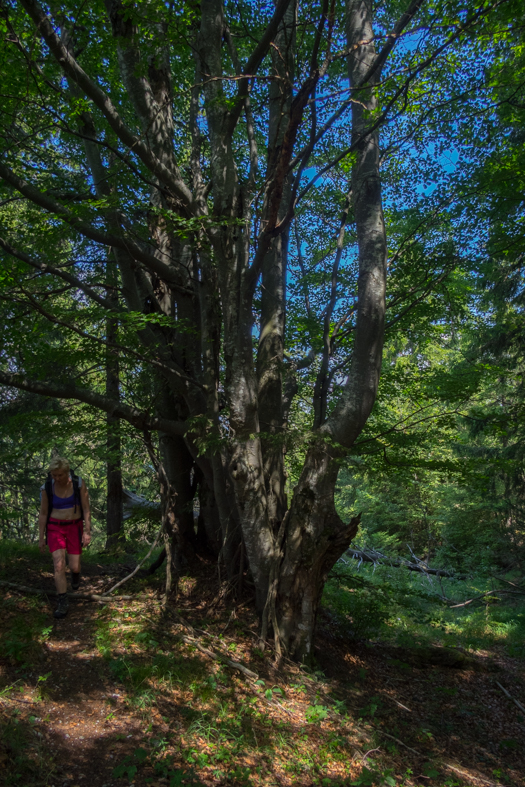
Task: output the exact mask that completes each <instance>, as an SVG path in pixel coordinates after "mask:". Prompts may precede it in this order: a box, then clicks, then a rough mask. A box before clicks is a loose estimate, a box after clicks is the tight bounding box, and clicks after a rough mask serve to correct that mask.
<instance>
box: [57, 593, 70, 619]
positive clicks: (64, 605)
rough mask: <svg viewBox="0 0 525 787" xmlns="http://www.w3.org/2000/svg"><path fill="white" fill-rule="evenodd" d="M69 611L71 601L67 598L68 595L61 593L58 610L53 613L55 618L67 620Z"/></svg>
mask: <svg viewBox="0 0 525 787" xmlns="http://www.w3.org/2000/svg"><path fill="white" fill-rule="evenodd" d="M68 609H69V600H68V597H67V593H59V594H58V604H57V608H56V609H55V611H54V612H53V615H54V616H55V618H57V619H59V618H65V617H66V615H67V611H68Z"/></svg>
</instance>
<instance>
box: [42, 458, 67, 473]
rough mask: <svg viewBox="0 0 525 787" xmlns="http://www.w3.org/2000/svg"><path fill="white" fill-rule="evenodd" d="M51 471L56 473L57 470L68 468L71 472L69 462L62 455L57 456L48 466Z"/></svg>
mask: <svg viewBox="0 0 525 787" xmlns="http://www.w3.org/2000/svg"><path fill="white" fill-rule="evenodd" d="M47 469H48V472H49V473H56V471H57V470H66V472H68V473H69V469H70V468H69V462H68V461H67V459H64V458H63V457H62V456H55V458H54V459H52V460H51V461H50V463H49V467H48V468H47Z"/></svg>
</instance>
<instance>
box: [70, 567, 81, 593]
mask: <svg viewBox="0 0 525 787" xmlns="http://www.w3.org/2000/svg"><path fill="white" fill-rule="evenodd" d="M71 587H72V588H73V590H78V589H79V587H80V571H78V572H75V571H72V572H71Z"/></svg>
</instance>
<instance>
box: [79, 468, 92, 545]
mask: <svg viewBox="0 0 525 787" xmlns="http://www.w3.org/2000/svg"><path fill="white" fill-rule="evenodd" d="M80 502H81V503H82V513H83V515H84V533H83V535H82V545H83V546H85V547H87V546H88V544H89V543H90V542H91V508H90V506H89V492H88V490H87V486H86V483H85V481H84V479H82V486H81V487H80Z"/></svg>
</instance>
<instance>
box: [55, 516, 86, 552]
mask: <svg viewBox="0 0 525 787" xmlns="http://www.w3.org/2000/svg"><path fill="white" fill-rule="evenodd" d="M83 530H84V523H83V522H82V520H81V519H50V520H49V522H48V523H47V545H48V547H49V551H50V552H56V550H57V549H65V550H66V552H67V553H68V554H69V555H81V554H82V531H83Z"/></svg>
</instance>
